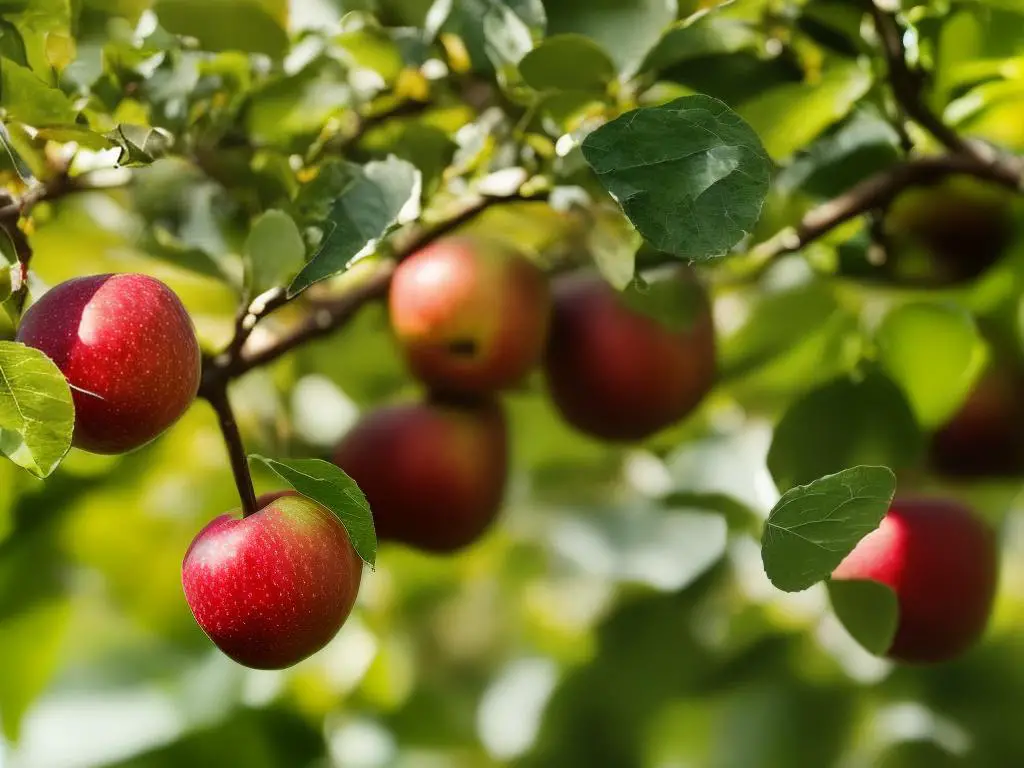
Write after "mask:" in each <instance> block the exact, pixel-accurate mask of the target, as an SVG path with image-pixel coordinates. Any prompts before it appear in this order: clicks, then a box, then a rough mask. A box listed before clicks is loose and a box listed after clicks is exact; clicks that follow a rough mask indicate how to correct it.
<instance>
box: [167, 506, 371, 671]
mask: <svg viewBox="0 0 1024 768" xmlns="http://www.w3.org/2000/svg"><path fill="white" fill-rule="evenodd" d="M257 506H260V510H259V511H258V512H256V513H255V514H252V515H250V516H249V517H244V518H243V517H240V516H238V515H221V516H220V517H218V518H216V519H214V520H213V521H211V522H210V523H209V524H208V525H207V526H206V527H205V528H203V529H202V530H201V531H200V532H199V534H198V535H197V536H196V538H195V539H194V540H193V542H192V544H191V546H190V547H189V549H188V552H187V553H186V555H185V561H184V564H183V565H182V586H183V587H184V590H185V598H186V599H187V601H188V604H189V607H190V608H191V610H192V615H193V616H195V619H196V621H197V622H198V623H199V626H200V627H202V629H203V631H204V632H206V634H207V635H208V636H209V638H210V639H211V640H212V641H213V642H214V643H215V644H216V645H217V647H218V648H220V649H221V650H222V651H223V652H224V653H225V654H227V655H228V656H229V657H230V658H232V659H234V660H235V661H237V662H238V663H239V664H243V665H245V666H247V667H252V668H254V669H282V668H285V667H289V666H291V665H293V664H296V663H297V662H299V661H301V660H302V659H305V658H306V657H308V656H310V655H312V654H314V653H316V652H317V651H319V650H320V649H321V648H323V647H324V646H325V645H326V644H327V643H328V642H330V640H331V639H332V638H333V637H334V636H335V635H336V634H337V633H338V630H339V629H340V628H341V626H342V624H344V622H345V619H347V618H348V615H349V614H350V613H351V611H352V606H353V605H354V604H355V600H356V596H357V594H358V592H359V584H360V580H361V578H362V561H361V560H360V559H359V556H358V555H357V554H356V552H355V550H354V549H353V547H352V544H351V542H350V541H349V537H348V533H347V532H346V531H345V528H344V526H343V525H342V524H341V522H340V521H339V520H338V518H337V517H335V515H334V514H333V513H331V512H330V511H329V510H327V509H325V508H324V507H322V506H320V505H319V504H317V503H316V502H314V501H312V500H310V499H307V498H305V497H303V496H299V495H298V494H295V493H294V492H284V493H283V494H282V493H278V494H269V495H266V496H263V497H261V498H260V499H259V501H258V502H257Z"/></svg>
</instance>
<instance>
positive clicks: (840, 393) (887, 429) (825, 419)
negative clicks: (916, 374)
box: [768, 371, 924, 491]
mask: <svg viewBox="0 0 1024 768" xmlns="http://www.w3.org/2000/svg"><path fill="white" fill-rule="evenodd" d="M923 446H924V440H923V437H922V434H921V430H920V428H919V427H918V425H917V421H916V420H915V419H914V413H913V411H911V410H910V406H909V405H908V404H907V401H906V399H905V398H904V397H903V393H902V392H901V391H900V389H899V388H898V387H897V386H896V385H895V384H893V383H892V381H890V380H889V379H888V378H887V377H886V376H884V375H882V374H881V373H878V372H874V371H872V372H870V373H868V374H867V375H866V376H865V377H864V378H862V379H860V380H854V379H852V378H849V377H842V378H839V379H836V380H834V381H831V382H829V383H827V384H825V385H823V386H821V387H819V388H818V389H815V390H813V391H811V392H809V393H807V394H806V395H804V396H803V397H802V398H800V399H799V400H797V401H796V402H795V403H793V405H791V406H790V407H789V409H788V410H787V411H786V413H785V415H784V416H783V417H782V420H781V421H780V422H779V424H778V426H777V427H776V428H775V436H774V438H773V439H772V446H771V449H770V450H769V451H768V468H769V469H770V470H771V473H772V477H773V478H774V479H775V484H776V485H777V486H778V488H779V489H780V490H783V491H785V490H787V489H789V488H792V487H793V486H795V485H802V484H804V483H808V482H810V481H811V480H813V479H814V478H816V477H821V476H822V475H827V474H831V473H833V472H838V471H839V470H841V469H843V468H844V467H850V466H854V465H857V464H884V465H885V466H890V467H896V468H897V469H901V468H903V467H905V466H908V465H912V464H914V463H915V462H916V461H917V460H918V459H919V458H920V455H921V451H922V448H923Z"/></svg>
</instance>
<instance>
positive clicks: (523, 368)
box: [388, 237, 551, 394]
mask: <svg viewBox="0 0 1024 768" xmlns="http://www.w3.org/2000/svg"><path fill="white" fill-rule="evenodd" d="M388 305H389V311H390V316H391V325H392V328H393V329H394V333H395V336H396V338H397V339H398V341H399V344H400V346H401V348H402V350H403V352H404V354H405V358H406V360H407V362H408V365H409V367H410V369H411V370H412V372H413V374H414V375H415V376H416V377H417V378H419V379H420V380H421V381H423V382H424V383H426V384H427V385H428V386H430V387H431V388H432V389H434V390H435V391H444V392H449V393H462V394H484V393H488V392H494V391H497V390H501V389H505V388H508V387H512V386H515V385H517V384H519V383H520V382H521V381H522V380H523V378H524V377H525V376H526V374H527V373H529V371H530V370H531V369H532V368H534V366H536V365H537V364H538V363H539V362H540V359H541V356H542V355H543V353H544V345H545V342H546V340H547V331H548V324H549V320H550V314H551V293H550V287H549V285H548V280H547V277H546V276H545V274H544V273H543V272H542V271H541V270H540V269H539V268H538V267H537V266H536V265H535V264H533V263H532V262H531V261H529V260H528V259H526V258H525V257H524V256H521V255H519V254H518V253H516V252H514V251H511V250H508V249H507V248H505V247H503V246H501V245H498V244H495V243H491V242H487V241H483V240H478V239H469V238H467V237H449V238H443V239H441V240H438V241H437V242H434V243H432V244H430V245H428V246H426V247H425V248H423V249H422V250H420V251H417V252H416V253H415V254H413V255H412V256H410V257H409V258H407V259H406V260H405V261H403V262H402V263H401V264H400V265H399V266H398V269H396V270H395V275H394V278H393V279H392V281H391V290H390V294H389V300H388Z"/></svg>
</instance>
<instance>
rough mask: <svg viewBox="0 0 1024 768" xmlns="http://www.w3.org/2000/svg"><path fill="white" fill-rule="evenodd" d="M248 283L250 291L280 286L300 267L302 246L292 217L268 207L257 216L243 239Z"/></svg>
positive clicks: (304, 246)
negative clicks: (268, 209)
mask: <svg viewBox="0 0 1024 768" xmlns="http://www.w3.org/2000/svg"><path fill="white" fill-rule="evenodd" d="M245 254H246V256H247V257H248V267H249V284H250V288H251V290H252V292H253V294H259V293H262V292H263V291H265V290H267V289H268V288H273V287H275V286H278V285H283V284H284V283H285V282H287V280H288V278H290V277H291V276H292V275H294V274H295V273H296V272H298V271H299V269H301V268H302V265H303V263H304V262H305V260H306V245H305V243H304V242H303V241H302V234H301V233H300V232H299V228H298V227H297V226H295V222H294V221H293V220H292V217H291V216H289V215H288V214H287V213H284V212H283V211H277V210H271V211H267V212H265V213H263V214H261V215H260V217H259V218H257V219H256V221H254V222H253V224H252V229H250V230H249V236H248V237H247V238H246V239H245Z"/></svg>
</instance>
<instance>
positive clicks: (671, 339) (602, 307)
mask: <svg viewBox="0 0 1024 768" xmlns="http://www.w3.org/2000/svg"><path fill="white" fill-rule="evenodd" d="M671 279H680V280H688V281H695V278H694V276H693V274H692V272H691V271H690V270H688V269H685V270H680V271H679V272H677V273H676V275H675V276H673V277H672V278H671ZM692 285H693V288H694V290H693V291H692V292H690V293H689V294H688V296H690V297H692V300H693V301H696V302H699V304H698V306H696V307H694V309H695V312H694V313H693V314H694V319H693V321H692V323H691V324H690V325H689V327H686V328H682V329H672V328H669V327H667V326H666V325H663V324H661V323H660V322H659V321H658V320H656V319H655V318H653V317H650V316H648V315H647V314H644V313H642V312H640V311H638V310H636V309H633V308H632V307H630V306H628V305H627V304H626V303H625V302H624V301H623V299H622V297H621V296H620V295H619V294H618V293H617V292H616V291H615V290H614V289H613V288H612V287H611V286H610V285H608V283H607V282H605V281H604V280H603V279H602V278H601V277H599V276H597V275H594V274H577V275H571V276H567V277H565V278H562V279H560V280H559V281H558V282H557V283H556V285H555V290H554V294H555V304H554V313H553V318H552V323H551V336H550V339H549V343H548V350H547V356H546V358H545V371H546V373H547V381H548V389H549V391H550V394H551V398H552V400H553V401H554V403H555V405H556V406H557V408H558V410H559V411H560V412H561V413H562V415H563V416H564V417H565V419H566V421H568V422H569V423H570V424H572V425H573V426H575V427H576V428H577V429H579V430H580V431H582V432H585V433H587V434H590V435H593V436H594V437H598V438H601V439H604V440H613V441H635V440H642V439H644V438H647V437H649V436H651V435H653V434H654V433H655V432H658V431H659V430H661V429H663V428H665V427H667V426H669V425H671V424H673V423H675V422H677V421H679V420H680V419H682V418H683V417H684V416H686V415H687V414H689V413H690V412H691V411H692V410H693V409H694V408H695V407H696V406H697V404H698V403H699V402H700V401H701V399H702V398H703V397H704V395H705V394H707V392H708V391H709V390H710V389H711V387H712V385H713V383H714V379H715V335H714V327H713V325H712V322H711V313H710V308H709V306H708V303H707V297H706V295H705V294H704V292H703V290H702V289H700V287H699V286H698V285H697V284H696V282H693V283H692Z"/></svg>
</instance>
